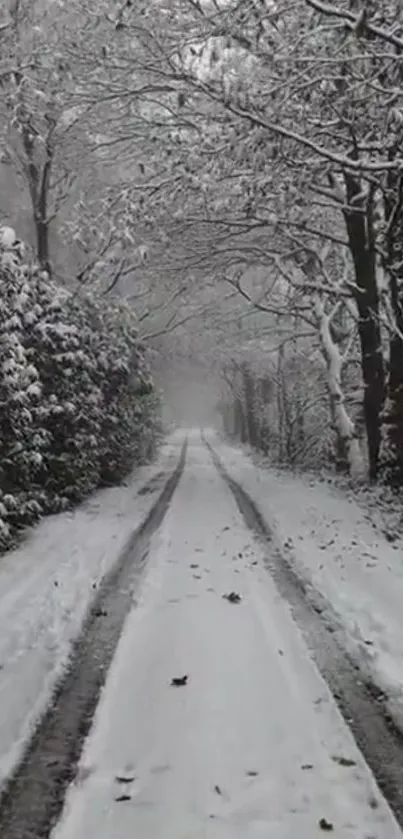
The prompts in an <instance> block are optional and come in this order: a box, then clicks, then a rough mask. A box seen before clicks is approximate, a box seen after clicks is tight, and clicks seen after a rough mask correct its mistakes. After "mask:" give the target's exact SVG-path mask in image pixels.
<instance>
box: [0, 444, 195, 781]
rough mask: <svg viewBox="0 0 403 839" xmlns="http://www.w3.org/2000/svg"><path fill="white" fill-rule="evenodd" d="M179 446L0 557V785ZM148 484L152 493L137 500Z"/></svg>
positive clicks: (47, 523) (171, 466)
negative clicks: (101, 586)
mask: <svg viewBox="0 0 403 839" xmlns="http://www.w3.org/2000/svg"><path fill="white" fill-rule="evenodd" d="M181 443H182V438H181V440H180V442H179V445H178V443H177V440H176V438H175V436H174V435H172V437H171V438H169V441H168V442H167V443H166V444H165V445H164V446H163V448H162V451H161V452H160V455H159V457H158V459H157V460H156V462H155V463H153V464H151V465H148V466H143V467H141V468H139V469H138V470H136V472H135V473H134V474H133V476H132V477H131V478H130V479H128V481H127V483H126V484H125V485H122V486H120V487H113V488H112V489H106V490H101V491H99V492H97V493H95V494H94V495H93V496H92V497H91V498H89V499H88V500H87V501H86V502H84V503H83V504H81V505H80V506H79V507H77V508H76V509H74V510H71V511H69V512H66V513H61V514H60V515H56V516H49V517H48V518H46V519H44V520H43V521H42V522H41V523H40V524H39V525H38V526H37V527H36V528H35V529H34V530H33V531H32V533H31V534H29V535H28V536H27V538H26V540H25V541H24V542H23V543H22V544H21V545H20V547H18V548H17V549H16V550H15V551H10V552H9V553H8V554H6V555H5V556H2V557H1V558H0V783H1V782H2V781H3V780H4V779H5V778H7V777H8V775H9V774H10V772H11V771H12V770H13V768H14V767H15V765H16V764H17V763H18V761H19V760H20V758H21V754H22V751H23V749H24V748H25V746H26V743H27V740H28V739H29V738H30V736H31V734H32V730H33V728H34V726H35V725H36V723H37V721H38V718H39V717H40V715H41V714H42V713H43V711H44V709H45V708H46V706H47V704H48V703H49V700H50V697H51V695H52V690H53V689H54V687H55V684H56V682H57V680H58V679H59V678H60V675H61V673H62V672H63V669H64V667H65V666H66V663H67V661H68V658H69V655H70V652H71V645H72V643H73V641H74V639H75V638H76V637H77V635H78V634H79V632H80V629H81V626H82V623H83V620H84V617H85V615H86V613H87V610H88V607H89V604H90V602H91V600H92V599H93V598H94V594H95V590H96V589H97V588H98V586H99V584H100V582H101V580H102V578H103V577H104V575H105V574H106V573H107V572H108V571H109V570H110V568H111V567H112V566H113V565H114V563H115V562H116V560H117V558H118V556H119V554H120V553H121V551H122V550H123V548H124V546H125V544H126V543H127V540H128V538H129V537H130V535H131V534H132V533H133V531H134V530H135V528H136V527H138V526H139V524H140V523H141V521H142V520H143V519H144V518H145V516H146V515H147V513H148V511H149V510H150V508H151V507H152V505H153V504H154V503H155V500H156V497H157V496H158V493H159V492H160V491H161V489H162V486H163V484H164V482H165V480H166V479H167V476H168V475H169V474H170V472H172V471H173V469H174V468H175V465H176V462H177V459H178V457H179V453H180V444H181ZM161 474H162V477H161V480H159V475H161ZM150 481H154V482H155V483H154V484H153V485H150V484H149V482H150ZM147 484H148V488H149V489H150V490H151V491H149V492H147V493H146V494H141V492H142V490H143V488H144V486H145V485H147Z"/></svg>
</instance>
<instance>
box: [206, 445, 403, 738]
mask: <svg viewBox="0 0 403 839" xmlns="http://www.w3.org/2000/svg"><path fill="white" fill-rule="evenodd" d="M211 440H212V442H213V443H214V446H215V448H216V450H217V451H218V453H219V456H220V458H221V459H222V461H223V463H224V465H225V467H226V469H227V470H228V471H229V473H230V474H231V475H232V477H233V478H235V480H237V481H239V483H241V484H242V486H243V487H244V489H245V490H246V492H248V493H249V495H250V496H251V498H252V499H253V500H254V501H255V503H256V504H257V506H258V508H259V509H260V511H261V512H262V514H263V516H264V518H265V519H266V521H267V523H268V524H269V526H271V527H272V528H273V531H274V534H275V535H276V536H277V538H278V540H279V543H280V545H281V547H282V551H283V554H284V556H286V557H287V559H288V560H289V561H290V562H291V563H292V564H293V565H294V567H295V568H296V570H297V571H298V573H299V574H300V576H302V577H303V578H304V579H305V580H306V581H307V582H308V583H310V584H311V585H312V586H313V589H314V590H315V591H316V592H318V593H319V595H322V597H323V598H325V603H323V602H321V606H322V607H323V606H324V610H325V612H326V611H327V612H328V616H329V619H330V620H331V621H332V623H333V625H336V626H337V627H338V632H339V633H340V635H341V637H342V640H343V643H344V644H345V645H346V646H347V648H348V649H349V651H350V653H351V654H352V655H353V656H354V657H355V658H356V660H357V661H358V662H359V664H360V667H361V668H362V670H363V671H364V673H365V675H366V676H368V677H370V678H371V680H372V681H374V682H375V683H376V684H377V685H378V686H379V687H380V688H381V689H382V690H384V691H385V692H386V694H387V696H388V702H389V708H390V711H391V712H392V713H393V716H394V718H395V720H396V722H398V724H399V725H400V726H401V728H402V729H403V633H402V617H401V616H402V609H403V606H402V604H403V551H402V543H401V541H399V540H398V539H396V541H394V542H393V543H392V544H391V543H389V542H388V541H387V539H386V538H385V536H384V535H383V533H382V532H381V531H380V530H378V527H377V524H376V523H375V521H372V519H371V514H370V513H368V512H366V511H365V509H363V508H362V507H360V506H359V504H358V503H357V502H356V501H355V500H354V498H353V497H352V495H350V496H349V497H346V496H345V495H343V492H342V491H341V490H338V489H337V488H335V487H332V486H327V485H326V484H325V483H323V482H321V481H317V480H315V479H313V478H312V477H309V476H308V477H295V476H293V475H290V474H287V473H283V472H280V471H277V470H275V469H272V468H261V467H258V466H256V465H255V464H254V463H253V462H252V460H251V459H250V458H248V456H247V454H246V452H245V451H243V450H241V449H240V448H235V447H233V446H230V445H228V444H226V443H223V442H221V441H220V440H219V438H218V437H214V438H211Z"/></svg>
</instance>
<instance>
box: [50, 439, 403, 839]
mask: <svg viewBox="0 0 403 839" xmlns="http://www.w3.org/2000/svg"><path fill="white" fill-rule="evenodd" d="M262 560H263V558H262V548H261V547H260V546H259V545H258V544H257V543H256V542H255V541H254V539H253V538H252V536H251V534H250V532H249V531H248V530H247V528H246V526H245V524H244V523H243V521H242V519H241V517H240V514H239V512H238V510H237V507H236V504H235V501H234V499H233V497H232V495H231V493H230V491H229V490H228V488H227V487H226V485H225V484H224V482H223V480H222V479H221V478H220V477H219V475H218V473H217V471H216V469H215V467H214V466H213V464H212V461H211V458H210V455H209V453H208V451H207V449H206V448H205V447H204V446H203V445H202V443H201V441H200V439H199V438H194V437H193V438H191V440H190V444H189V448H188V457H187V465H186V469H185V473H184V475H183V477H182V479H181V482H180V484H179V487H178V489H177V490H176V493H175V495H174V498H173V501H172V505H171V509H170V511H169V512H168V514H167V516H166V518H165V521H164V523H163V525H162V527H161V529H160V531H159V533H158V535H157V536H155V537H154V539H153V542H152V546H151V552H150V562H149V566H148V570H147V574H146V576H145V578H144V581H143V584H142V588H141V591H140V592H139V593H138V594H137V596H136V600H137V608H135V609H133V611H132V612H131V614H130V616H129V618H128V619H127V622H126V625H125V629H124V632H123V635H122V638H121V641H120V643H119V645H118V649H117V653H116V656H115V659H114V662H113V664H112V667H111V670H110V672H109V676H108V679H107V682H106V685H105V688H104V691H103V694H102V698H101V702H100V704H99V706H98V710H97V713H96V716H95V720H94V725H93V729H92V732H91V734H90V736H89V738H88V741H87V743H86V745H85V748H84V752H83V756H82V759H81V763H80V768H79V771H78V775H77V778H76V781H75V783H74V784H73V785H72V787H71V788H70V790H69V793H68V795H67V799H66V804H65V809H64V813H63V815H62V817H61V820H60V822H59V824H58V826H57V827H56V828H55V830H54V832H53V839H73V838H74V839H88V837H91V836H94V837H95V836H96V837H97V839H133V837H139V839H258V837H259V839H261V837H265V839H295V837H298V839H313V838H314V837H315V836H318V837H319V836H323V835H325V834H326V832H328V833H331V835H334V836H337V837H338V839H347V838H348V839H353V837H354V839H397V837H401V836H402V833H401V831H400V828H399V827H398V826H397V824H396V822H395V820H394V818H393V816H392V814H391V811H390V809H389V807H388V805H387V804H386V802H385V801H384V799H383V798H382V796H381V794H380V792H379V790H378V788H377V786H376V784H375V781H374V780H373V778H372V776H371V774H370V772H369V769H368V768H367V766H366V764H365V762H364V759H363V757H362V756H361V754H360V752H359V751H358V749H357V747H356V745H355V743H354V740H353V737H352V735H351V733H350V731H349V729H348V727H347V726H346V724H345V722H344V721H343V719H342V717H341V715H340V713H339V711H338V709H337V706H336V704H335V702H334V700H333V698H332V696H331V694H330V692H329V690H328V688H327V686H326V684H325V683H324V681H323V680H322V678H321V676H320V675H319V673H318V671H317V670H316V668H315V665H314V664H313V663H312V661H311V659H310V657H309V655H308V653H307V650H306V648H305V645H304V642H303V640H302V638H301V636H300V634H299V630H298V628H297V626H296V625H295V623H294V621H293V619H292V617H291V615H290V610H289V607H288V606H287V605H286V604H285V603H284V601H283V600H282V599H281V597H280V596H279V594H278V592H277V590H276V588H275V586H274V583H273V582H272V581H271V579H270V577H269V575H268V573H267V571H266V570H265V569H264V567H263V561H262ZM232 591H235V592H237V593H239V594H240V596H241V601H240V603H230V602H229V601H228V600H227V599H225V598H223V595H224V594H228V593H230V592H232ZM185 675H187V676H188V679H187V684H185V685H183V686H180V687H175V686H171V680H172V678H180V677H183V676H185Z"/></svg>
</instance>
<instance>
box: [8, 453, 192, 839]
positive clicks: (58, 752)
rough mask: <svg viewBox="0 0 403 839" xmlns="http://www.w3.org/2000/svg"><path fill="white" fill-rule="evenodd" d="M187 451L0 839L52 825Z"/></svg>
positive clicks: (86, 630)
mask: <svg viewBox="0 0 403 839" xmlns="http://www.w3.org/2000/svg"><path fill="white" fill-rule="evenodd" d="M186 449H187V443H186V441H185V443H184V445H183V448H182V451H181V455H180V458H179V461H178V464H177V466H176V468H175V470H174V472H173V473H172V474H171V476H170V477H169V478H168V480H167V481H166V483H165V485H164V487H163V489H162V491H161V493H160V495H159V496H158V498H157V500H156V502H155V504H154V505H153V507H152V508H151V510H150V512H149V514H148V515H147V517H146V519H145V520H144V521H143V522H142V524H141V525H140V527H138V528H137V529H136V530H135V531H134V532H133V533H132V535H131V537H130V539H129V541H128V543H127V545H126V547H125V549H124V550H123V552H122V553H121V555H120V557H119V559H118V560H117V562H116V564H115V565H114V567H113V568H112V569H111V571H110V572H109V573H108V574H107V575H106V576H105V577H104V579H103V581H102V583H101V585H100V587H99V589H98V592H97V595H96V597H95V599H94V601H93V603H92V605H91V608H90V610H89V612H88V615H87V617H86V619H85V621H84V625H83V628H82V630H81V633H80V636H79V637H78V639H77V640H76V642H75V644H74V646H73V650H72V653H71V656H70V661H69V666H68V668H67V669H66V672H65V675H64V677H63V679H62V680H61V681H60V683H59V685H58V687H57V689H56V691H55V693H54V696H53V700H52V702H51V704H50V705H49V707H48V709H47V711H46V712H45V714H44V715H43V717H42V719H41V720H40V722H39V723H38V726H37V728H36V731H35V733H34V735H33V737H32V739H31V742H30V743H29V745H28V747H27V750H26V752H25V755H24V756H23V758H22V761H21V762H20V764H19V766H18V767H17V769H16V771H15V773H14V774H13V776H12V777H11V778H10V779H9V780H8V782H7V784H6V785H5V787H4V788H3V790H2V792H1V796H0V836H1V839H46V837H48V836H49V835H50V832H51V830H52V828H53V826H54V824H55V823H56V821H57V818H58V816H59V814H60V812H61V809H62V806H63V802H64V797H65V792H66V789H67V786H68V785H69V783H70V782H71V781H72V780H73V779H74V777H75V774H76V769H77V764H78V761H79V758H80V754H81V750H82V746H83V741H84V739H85V737H86V736H87V734H88V731H89V729H90V726H91V722H92V719H93V715H94V712H95V709H96V706H97V703H98V700H99V695H100V692H101V689H102V687H103V685H104V683H105V680H106V676H107V673H108V669H109V666H110V664H111V662H112V659H113V655H114V652H115V650H116V647H117V644H118V642H119V638H120V635H121V632H122V629H123V624H124V622H125V618H126V616H127V614H128V613H129V611H130V609H131V608H132V607H133V605H134V604H135V599H134V598H135V593H136V589H137V587H138V584H139V581H140V579H141V576H142V573H143V571H144V568H145V565H146V562H147V557H148V547H149V542H150V539H151V537H152V535H153V533H155V531H156V530H157V529H158V527H159V526H160V525H161V523H162V521H163V518H164V516H165V514H166V512H167V510H168V507H169V505H170V502H171V499H172V496H173V494H174V492H175V489H176V487H177V485H178V483H179V480H180V478H181V475H182V472H183V469H184V466H185V461H186Z"/></svg>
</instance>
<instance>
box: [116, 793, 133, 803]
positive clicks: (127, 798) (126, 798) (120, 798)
mask: <svg viewBox="0 0 403 839" xmlns="http://www.w3.org/2000/svg"><path fill="white" fill-rule="evenodd" d="M131 800H132V797H131V795H126V794H124V795H118V796H117V797H116V798H115V801H117V802H118V804H120V803H121V802H122V801H131Z"/></svg>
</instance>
